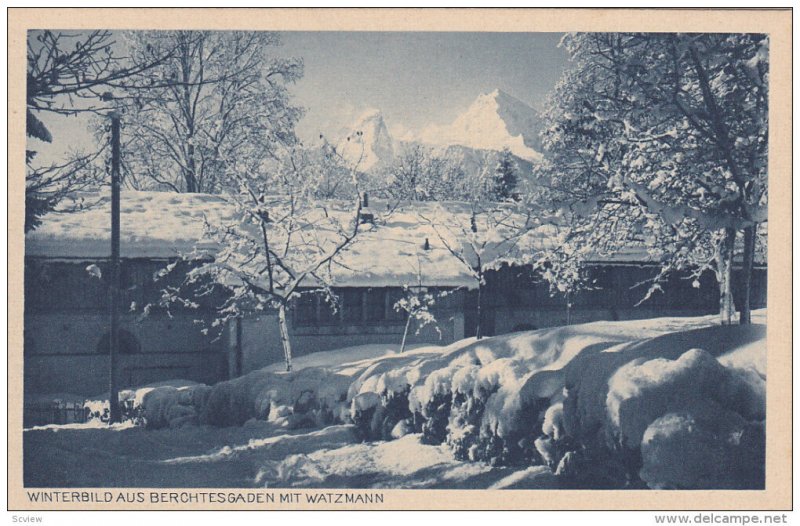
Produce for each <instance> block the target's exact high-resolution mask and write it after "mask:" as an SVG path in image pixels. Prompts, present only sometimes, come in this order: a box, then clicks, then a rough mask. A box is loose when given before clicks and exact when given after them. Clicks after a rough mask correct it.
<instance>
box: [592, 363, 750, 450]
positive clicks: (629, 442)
mask: <svg viewBox="0 0 800 526" xmlns="http://www.w3.org/2000/svg"><path fill="white" fill-rule="evenodd" d="M608 385H609V388H608V395H607V397H606V411H607V413H608V420H607V424H608V426H609V429H608V431H609V435H611V436H613V437H614V438H615V439H616V440H617V441H618V442H619V443H620V444H621V445H622V446H624V447H628V448H637V447H639V444H640V443H641V442H642V436H643V435H644V433H645V430H646V429H647V428H648V426H650V424H651V423H652V422H653V421H654V420H655V419H657V418H658V417H660V416H662V415H664V414H666V413H673V412H679V411H693V412H696V411H701V412H703V413H714V412H720V411H725V410H729V411H735V412H736V413H738V414H740V415H741V416H743V417H745V418H747V419H748V420H763V419H764V418H765V415H766V400H765V395H766V385H765V382H764V381H763V380H762V379H761V378H760V377H759V376H757V375H749V374H744V373H740V372H738V371H736V370H732V369H728V368H726V367H724V366H722V365H721V364H720V363H719V362H718V361H717V360H716V359H715V358H714V357H713V356H711V355H710V354H709V353H707V352H705V351H703V350H700V349H692V350H689V351H687V352H686V353H684V354H682V355H681V356H680V357H679V358H678V359H677V360H669V359H665V358H656V359H653V360H645V359H642V358H640V359H636V360H633V361H632V362H630V363H628V364H626V365H624V366H623V367H621V368H620V369H619V370H618V371H617V372H616V373H614V375H613V376H612V377H611V379H610V380H609V382H608Z"/></svg>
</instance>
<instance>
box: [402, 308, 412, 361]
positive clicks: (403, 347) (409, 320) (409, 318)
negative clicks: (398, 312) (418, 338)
mask: <svg viewBox="0 0 800 526" xmlns="http://www.w3.org/2000/svg"><path fill="white" fill-rule="evenodd" d="M409 327H411V314H410V313H409V315H408V319H407V320H406V328H405V329H403V341H402V342H400V352H401V353H402V352H403V351H405V350H406V338H407V337H408V328H409Z"/></svg>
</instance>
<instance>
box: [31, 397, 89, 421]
mask: <svg viewBox="0 0 800 526" xmlns="http://www.w3.org/2000/svg"><path fill="white" fill-rule="evenodd" d="M88 417H89V409H88V408H87V407H84V402H65V401H63V400H52V401H47V402H25V407H24V410H23V419H22V420H23V425H24V427H33V426H43V425H48V424H73V423H83V422H86V420H87V419H88Z"/></svg>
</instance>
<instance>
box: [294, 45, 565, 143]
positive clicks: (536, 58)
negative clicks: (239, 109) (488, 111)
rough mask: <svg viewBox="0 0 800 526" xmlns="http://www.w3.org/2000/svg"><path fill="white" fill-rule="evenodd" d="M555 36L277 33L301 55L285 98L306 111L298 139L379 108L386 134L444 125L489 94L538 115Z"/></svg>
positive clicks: (557, 55) (555, 59)
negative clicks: (300, 72) (298, 74)
mask: <svg viewBox="0 0 800 526" xmlns="http://www.w3.org/2000/svg"><path fill="white" fill-rule="evenodd" d="M560 39H561V34H560V33H454V32H450V33H415V32H394V33H388V32H303V33H284V35H283V42H284V45H283V50H282V51H283V52H284V53H285V54H286V55H287V56H296V57H302V58H303V61H304V65H305V76H304V78H303V79H302V80H300V81H299V82H298V83H297V84H296V85H295V86H293V87H292V92H293V93H294V94H295V96H296V97H295V100H296V101H297V102H298V103H299V104H300V105H302V106H304V107H305V108H306V109H307V113H306V116H305V117H304V119H303V121H301V123H300V126H299V127H298V133H299V134H300V136H301V137H303V138H307V137H311V136H313V135H316V134H318V133H320V132H322V133H328V134H331V133H336V132H337V131H339V129H340V128H342V127H348V126H349V125H351V124H352V123H353V122H354V121H355V119H356V118H357V117H358V115H360V114H361V113H363V112H364V111H365V110H367V109H380V110H381V111H382V112H383V114H384V118H385V120H386V123H387V126H389V128H390V130H392V132H393V134H397V135H402V134H403V132H404V131H405V130H409V129H410V130H419V129H422V128H424V127H425V126H427V125H430V124H447V123H449V122H452V121H453V119H455V117H456V116H458V114H459V113H461V112H463V111H464V110H466V108H467V107H468V106H469V104H470V103H471V102H472V101H473V100H475V98H477V97H478V95H480V94H482V93H489V92H491V91H493V90H494V89H495V88H500V89H502V90H503V91H505V92H507V93H509V94H511V95H513V96H515V97H517V98H518V99H520V100H522V101H523V102H526V103H528V104H530V105H531V106H533V107H534V108H537V109H541V107H542V104H543V102H544V99H545V97H546V95H547V93H548V92H549V91H550V90H551V89H552V88H553V87H554V86H555V84H556V81H557V80H558V78H559V77H560V75H561V73H562V71H563V69H564V67H565V65H566V63H567V54H566V52H565V51H564V50H563V49H562V48H559V47H558V42H559V40H560Z"/></svg>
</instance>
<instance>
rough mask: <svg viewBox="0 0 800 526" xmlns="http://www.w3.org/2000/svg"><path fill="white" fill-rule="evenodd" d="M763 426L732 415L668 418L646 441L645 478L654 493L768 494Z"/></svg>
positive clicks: (653, 428)
mask: <svg viewBox="0 0 800 526" xmlns="http://www.w3.org/2000/svg"><path fill="white" fill-rule="evenodd" d="M765 447H766V440H765V434H764V424H763V422H755V423H753V422H746V421H745V420H744V419H743V418H742V417H741V416H739V415H738V414H736V413H734V412H732V411H723V412H707V413H705V414H702V415H695V414H690V413H687V412H681V413H668V414H666V415H664V416H662V417H660V418H658V419H656V420H655V421H654V422H653V423H652V424H650V426H648V428H647V430H646V431H645V433H644V437H643V440H642V459H643V466H642V470H641V472H640V476H641V477H642V479H643V480H644V481H645V482H646V483H647V485H648V486H649V487H651V488H654V489H688V488H691V489H711V488H713V489H763V488H764V466H765Z"/></svg>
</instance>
